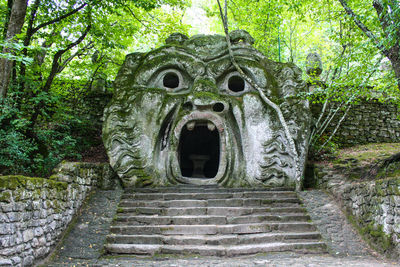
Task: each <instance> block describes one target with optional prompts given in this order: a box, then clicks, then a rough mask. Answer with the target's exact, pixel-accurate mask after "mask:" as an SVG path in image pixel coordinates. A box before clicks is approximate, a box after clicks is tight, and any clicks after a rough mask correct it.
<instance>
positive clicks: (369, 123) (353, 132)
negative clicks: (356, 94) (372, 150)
mask: <svg viewBox="0 0 400 267" xmlns="http://www.w3.org/2000/svg"><path fill="white" fill-rule="evenodd" d="M332 106H333V107H334V108H336V107H337V104H333V105H332ZM320 108H321V106H320V105H314V106H313V108H312V111H313V116H314V118H318V115H319V111H320ZM343 114H344V111H339V112H338V114H337V115H336V116H335V118H334V119H333V120H332V122H331V124H330V126H329V127H328V128H327V132H328V133H329V132H333V130H334V129H335V127H336V125H337V123H338V121H339V120H340V118H341V117H342V116H343ZM334 140H335V142H336V143H338V144H340V145H344V146H351V145H357V144H367V143H383V142H385V143H389V142H392V143H396V142H400V110H399V108H398V107H397V105H396V104H393V103H391V102H386V103H381V102H379V101H377V100H374V99H370V100H366V99H359V101H358V103H357V104H354V105H352V107H351V108H350V110H349V112H348V114H347V116H346V118H345V119H344V120H343V121H342V123H341V125H340V127H339V129H338V131H337V132H336V134H335V137H334Z"/></svg>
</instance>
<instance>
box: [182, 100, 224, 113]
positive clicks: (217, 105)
mask: <svg viewBox="0 0 400 267" xmlns="http://www.w3.org/2000/svg"><path fill="white" fill-rule="evenodd" d="M196 100H197V99H196ZM196 100H194V101H187V102H185V103H184V104H183V105H182V108H183V109H184V110H187V111H192V110H198V111H214V112H217V113H222V112H225V111H226V110H228V105H227V104H226V103H225V102H223V101H213V102H211V103H204V102H202V101H198V100H197V101H196Z"/></svg>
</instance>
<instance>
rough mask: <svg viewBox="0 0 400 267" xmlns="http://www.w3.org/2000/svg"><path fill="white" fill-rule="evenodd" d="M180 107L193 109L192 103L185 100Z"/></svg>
mask: <svg viewBox="0 0 400 267" xmlns="http://www.w3.org/2000/svg"><path fill="white" fill-rule="evenodd" d="M182 108H183V109H184V110H188V111H190V110H192V109H193V104H192V103H190V102H186V103H185V104H183V106H182Z"/></svg>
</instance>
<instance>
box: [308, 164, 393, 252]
mask: <svg viewBox="0 0 400 267" xmlns="http://www.w3.org/2000/svg"><path fill="white" fill-rule="evenodd" d="M314 174H315V179H316V182H317V184H318V186H319V187H321V188H325V189H328V190H329V191H330V193H331V194H332V195H333V196H334V197H335V198H336V199H337V200H339V201H340V202H341V203H342V205H343V206H344V208H345V209H346V211H347V213H348V215H349V218H350V219H351V220H352V221H353V222H354V223H355V224H356V225H357V226H358V229H359V231H360V233H361V234H362V235H363V237H364V238H366V239H367V240H368V241H369V242H370V244H371V245H372V246H373V247H374V248H375V249H377V250H378V251H381V252H383V253H385V254H386V255H389V256H393V257H397V258H399V257H400V177H395V178H391V179H383V180H375V181H361V182H360V181H353V182H352V181H346V179H345V178H344V177H343V176H342V175H340V174H339V173H337V172H335V171H334V170H332V169H330V168H328V167H326V166H323V165H317V166H315V171H314Z"/></svg>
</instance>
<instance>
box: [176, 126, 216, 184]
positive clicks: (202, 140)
mask: <svg viewBox="0 0 400 267" xmlns="http://www.w3.org/2000/svg"><path fill="white" fill-rule="evenodd" d="M219 155H220V137H219V132H218V130H217V129H216V128H215V125H214V124H213V123H212V122H205V121H196V122H194V121H192V122H189V123H187V124H186V125H185V126H184V127H183V128H182V132H181V135H180V139H179V146H178V159H179V166H180V169H181V173H182V176H184V177H190V178H214V177H215V176H216V175H217V172H218V168H219Z"/></svg>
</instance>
